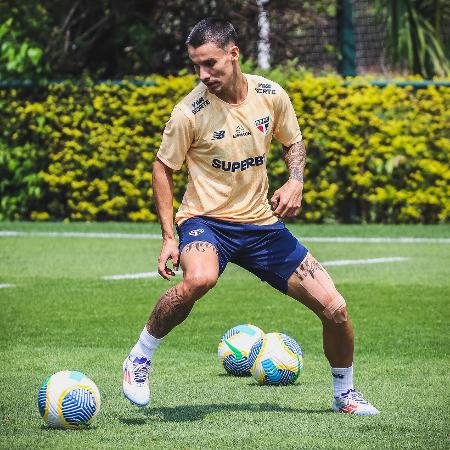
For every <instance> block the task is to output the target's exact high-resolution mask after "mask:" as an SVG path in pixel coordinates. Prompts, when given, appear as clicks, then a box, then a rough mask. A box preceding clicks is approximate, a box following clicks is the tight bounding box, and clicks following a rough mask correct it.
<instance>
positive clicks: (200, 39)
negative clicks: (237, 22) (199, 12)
mask: <svg viewBox="0 0 450 450" xmlns="http://www.w3.org/2000/svg"><path fill="white" fill-rule="evenodd" d="M208 42H212V43H213V44H216V45H217V47H219V48H222V49H225V47H226V46H227V45H228V44H230V43H233V44H234V45H238V36H237V33H236V30H235V29H234V27H233V25H232V24H231V23H230V22H228V21H226V20H224V19H219V18H217V17H207V18H206V19H203V20H200V22H198V23H197V24H196V25H195V26H194V28H192V31H191V32H190V33H189V36H188V38H187V39H186V45H190V46H191V47H194V48H197V47H200V46H201V45H204V44H206V43H208Z"/></svg>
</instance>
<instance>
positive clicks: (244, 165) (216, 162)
mask: <svg viewBox="0 0 450 450" xmlns="http://www.w3.org/2000/svg"><path fill="white" fill-rule="evenodd" d="M265 160H266V155H265V154H264V153H263V154H262V155H260V156H253V157H250V158H245V159H243V160H242V161H222V160H220V159H218V158H214V159H213V160H212V163H211V165H212V166H213V167H214V169H220V170H223V171H224V172H236V171H238V170H239V171H244V170H247V169H249V168H251V167H257V166H262V165H263V164H264V162H265Z"/></svg>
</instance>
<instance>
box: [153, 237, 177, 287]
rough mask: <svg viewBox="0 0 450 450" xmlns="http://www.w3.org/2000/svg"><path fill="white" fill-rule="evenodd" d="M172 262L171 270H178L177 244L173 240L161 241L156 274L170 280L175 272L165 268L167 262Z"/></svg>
mask: <svg viewBox="0 0 450 450" xmlns="http://www.w3.org/2000/svg"><path fill="white" fill-rule="evenodd" d="M169 259H171V260H172V264H173V268H174V270H175V271H177V270H178V265H179V263H180V252H179V251H178V243H177V241H176V239H175V238H167V239H164V240H163V244H162V247H161V253H160V254H159V259H158V273H159V274H160V275H161V276H162V277H163V278H164V279H165V280H170V277H173V276H174V275H175V272H174V271H173V270H172V269H170V268H169V267H167V261H169Z"/></svg>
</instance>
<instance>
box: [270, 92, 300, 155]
mask: <svg viewBox="0 0 450 450" xmlns="http://www.w3.org/2000/svg"><path fill="white" fill-rule="evenodd" d="M274 113H275V118H274V119H275V127H274V133H273V135H274V137H275V139H276V140H277V141H279V142H281V144H282V145H284V146H285V147H289V146H291V145H292V144H294V143H295V142H300V141H301V140H302V133H301V131H300V127H299V125H298V120H297V116H296V115H295V111H294V107H293V106H292V103H291V100H290V98H289V96H288V94H287V93H286V91H285V90H284V89H283V88H280V94H279V95H277V96H276V98H275V99H274Z"/></svg>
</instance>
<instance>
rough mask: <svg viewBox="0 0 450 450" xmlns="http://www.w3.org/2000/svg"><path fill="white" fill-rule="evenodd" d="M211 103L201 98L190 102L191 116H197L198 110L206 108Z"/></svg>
mask: <svg viewBox="0 0 450 450" xmlns="http://www.w3.org/2000/svg"><path fill="white" fill-rule="evenodd" d="M210 103H211V102H210V101H209V100H207V99H205V98H203V97H200V98H198V99H197V100H195V101H194V102H192V114H197V113H198V112H199V111H200V110H202V109H203V108H205V107H206V106H208V105H209V104H210Z"/></svg>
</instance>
